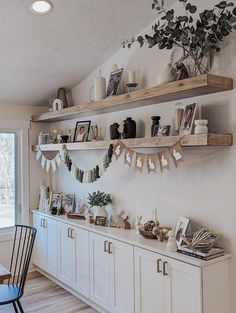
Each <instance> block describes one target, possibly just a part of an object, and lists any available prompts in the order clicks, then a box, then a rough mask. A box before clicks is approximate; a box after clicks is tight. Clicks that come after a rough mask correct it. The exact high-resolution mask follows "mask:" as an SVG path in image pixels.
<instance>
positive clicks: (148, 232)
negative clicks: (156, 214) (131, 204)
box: [139, 220, 160, 239]
mask: <svg viewBox="0 0 236 313" xmlns="http://www.w3.org/2000/svg"><path fill="white" fill-rule="evenodd" d="M159 225H160V223H159V221H154V220H150V221H147V222H146V223H145V224H144V225H142V226H140V227H139V233H140V234H141V235H142V236H143V237H145V238H147V239H156V238H157V237H156V235H155V234H153V232H152V231H153V229H154V228H155V227H156V226H159Z"/></svg>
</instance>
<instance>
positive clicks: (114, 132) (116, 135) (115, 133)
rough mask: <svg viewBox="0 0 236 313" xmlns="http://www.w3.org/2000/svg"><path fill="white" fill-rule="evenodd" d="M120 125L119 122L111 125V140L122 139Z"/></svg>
mask: <svg viewBox="0 0 236 313" xmlns="http://www.w3.org/2000/svg"><path fill="white" fill-rule="evenodd" d="M119 127H120V125H119V124H118V123H113V124H112V125H111V126H110V138H111V140H115V139H120V136H121V134H120V132H119Z"/></svg>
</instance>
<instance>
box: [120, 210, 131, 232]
mask: <svg viewBox="0 0 236 313" xmlns="http://www.w3.org/2000/svg"><path fill="white" fill-rule="evenodd" d="M128 219H129V216H128V213H127V212H125V211H124V210H122V211H121V212H120V214H118V215H117V217H116V227H117V228H122V229H131V225H130V223H129V222H128Z"/></svg>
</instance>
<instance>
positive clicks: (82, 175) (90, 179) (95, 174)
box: [60, 145, 113, 184]
mask: <svg viewBox="0 0 236 313" xmlns="http://www.w3.org/2000/svg"><path fill="white" fill-rule="evenodd" d="M112 155H113V145H110V146H109V149H108V151H107V153H106V154H105V156H104V157H103V159H102V160H101V161H100V163H99V164H98V165H96V166H95V167H94V168H92V169H91V170H82V169H80V168H79V167H78V166H77V165H76V164H74V162H73V161H72V159H71V157H70V155H69V153H68V151H67V149H66V146H65V145H63V146H62V148H61V151H60V156H61V159H62V160H63V162H64V163H65V165H66V167H67V168H68V170H69V172H71V174H72V175H73V177H74V178H75V179H76V180H78V181H79V182H80V183H85V184H90V183H94V182H95V181H97V180H98V179H99V178H101V177H102V176H103V175H104V173H105V172H106V170H107V169H108V167H109V166H110V163H111V162H112Z"/></svg>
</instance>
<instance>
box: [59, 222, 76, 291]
mask: <svg viewBox="0 0 236 313" xmlns="http://www.w3.org/2000/svg"><path fill="white" fill-rule="evenodd" d="M71 230H72V227H71V226H70V225H67V224H64V223H58V279H59V280H60V281H62V282H63V283H64V284H66V285H68V286H70V287H73V281H74V264H75V249H74V246H75V240H74V239H73V238H70V231H71Z"/></svg>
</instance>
